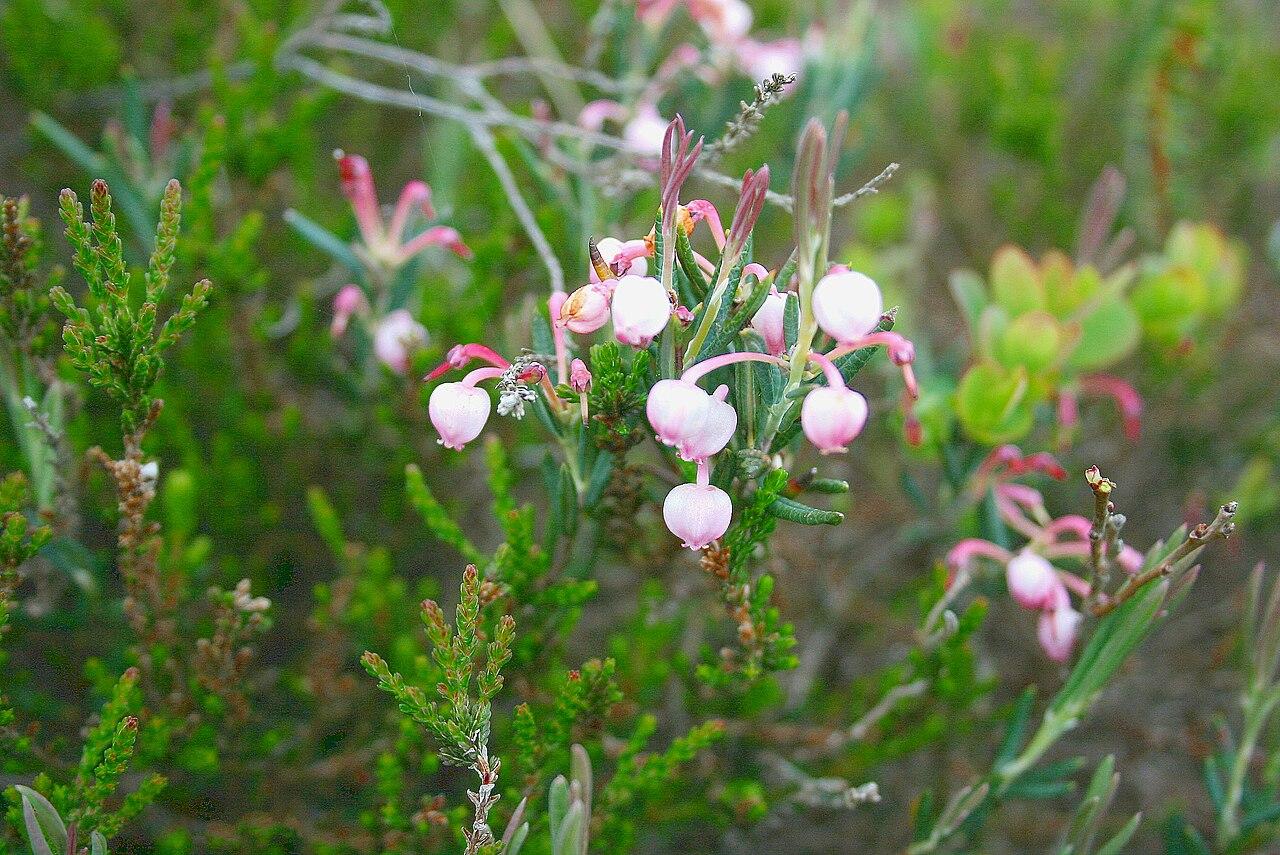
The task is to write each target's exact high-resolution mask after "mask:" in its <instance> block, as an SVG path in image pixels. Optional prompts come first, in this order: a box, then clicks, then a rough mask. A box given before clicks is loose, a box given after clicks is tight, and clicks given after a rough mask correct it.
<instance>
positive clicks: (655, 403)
mask: <svg viewBox="0 0 1280 855" xmlns="http://www.w3.org/2000/svg"><path fill="white" fill-rule="evenodd" d="M708 400H709V396H708V395H707V393H706V392H704V391H702V390H701V389H699V388H698V387H697V386H695V385H694V384H693V383H690V382H689V381H687V380H659V381H658V382H657V383H655V384H653V388H652V389H650V390H649V400H648V402H647V403H646V404H645V414H646V415H647V416H648V417H649V424H650V426H652V427H653V432H654V433H655V434H656V435H657V437H658V441H659V442H661V443H662V444H663V445H670V446H672V447H674V448H681V447H683V446H684V445H685V444H686V443H688V442H689V441H690V440H691V439H693V438H694V437H696V436H697V435H698V434H699V433H701V432H702V431H703V430H704V429H705V427H706V423H707V421H708V420H709V418H710V408H709V407H708V405H707V402H708Z"/></svg>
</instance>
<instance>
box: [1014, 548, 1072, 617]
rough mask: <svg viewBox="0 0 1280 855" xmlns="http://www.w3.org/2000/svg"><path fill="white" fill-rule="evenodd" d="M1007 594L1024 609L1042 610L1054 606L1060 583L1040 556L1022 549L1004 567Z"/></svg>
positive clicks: (1051, 568)
mask: <svg viewBox="0 0 1280 855" xmlns="http://www.w3.org/2000/svg"><path fill="white" fill-rule="evenodd" d="M1005 577H1006V579H1007V580H1008V583H1009V594H1010V595H1012V597H1013V599H1014V600H1015V601H1016V602H1017V603H1018V605H1020V606H1022V607H1023V608H1024V609H1044V608H1048V607H1049V606H1050V605H1053V604H1054V601H1055V600H1054V598H1055V595H1056V592H1057V590H1058V588H1060V587H1061V585H1062V583H1061V582H1060V581H1058V574H1057V571H1055V570H1054V569H1053V565H1052V564H1050V563H1049V561H1048V560H1047V559H1046V558H1044V556H1042V555H1037V554H1036V553H1034V552H1032V551H1031V550H1029V549H1024V550H1022V551H1021V552H1019V553H1018V554H1017V555H1015V556H1013V558H1012V559H1011V560H1010V561H1009V563H1008V565H1006V567H1005Z"/></svg>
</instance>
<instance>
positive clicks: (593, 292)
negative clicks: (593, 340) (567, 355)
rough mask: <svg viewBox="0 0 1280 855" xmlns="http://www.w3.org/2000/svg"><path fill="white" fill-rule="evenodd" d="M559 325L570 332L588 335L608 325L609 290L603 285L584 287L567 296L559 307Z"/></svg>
mask: <svg viewBox="0 0 1280 855" xmlns="http://www.w3.org/2000/svg"><path fill="white" fill-rule="evenodd" d="M559 320H560V323H561V324H562V325H563V326H564V327H566V328H567V329H568V330H569V331H570V332H576V333H578V334H580V335H588V334H590V333H593V332H595V331H596V330H598V329H600V328H601V327H602V326H604V325H605V324H607V323H609V289H608V287H606V286H605V285H600V284H595V285H584V286H582V287H581V288H579V289H578V290H576V291H574V292H573V293H572V294H570V295H569V299H567V300H565V301H564V305H562V306H561V307H560V319H559Z"/></svg>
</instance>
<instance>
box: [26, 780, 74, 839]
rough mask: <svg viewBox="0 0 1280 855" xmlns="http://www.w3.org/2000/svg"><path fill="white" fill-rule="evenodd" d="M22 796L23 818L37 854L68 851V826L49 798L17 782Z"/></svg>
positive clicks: (28, 836) (28, 837)
mask: <svg viewBox="0 0 1280 855" xmlns="http://www.w3.org/2000/svg"><path fill="white" fill-rule="evenodd" d="M13 788H14V789H15V790H17V791H18V793H19V794H20V795H21V796H22V819H23V822H24V823H25V824H26V828H27V840H28V841H30V843H31V851H32V852H34V853H35V855H63V853H65V852H66V851H67V827H66V825H64V824H63V822H62V817H61V816H59V815H58V810H57V808H55V807H54V806H53V805H52V804H50V802H49V800H48V799H46V798H45V797H44V796H42V795H40V794H39V793H37V792H36V791H35V790H33V789H31V788H30V787H24V786H23V785H21V784H15V785H14V787H13Z"/></svg>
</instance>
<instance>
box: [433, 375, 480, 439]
mask: <svg viewBox="0 0 1280 855" xmlns="http://www.w3.org/2000/svg"><path fill="white" fill-rule="evenodd" d="M492 406H493V403H492V402H491V401H490V400H489V393H488V392H486V391H485V390H483V389H479V388H476V387H475V386H472V385H469V384H467V383H441V384H440V385H439V386H437V387H436V388H434V389H432V390H431V399H430V400H429V401H428V402H427V412H428V414H429V415H430V416H431V424H432V425H433V426H434V427H435V429H436V433H438V434H440V439H439V442H440V444H441V445H443V446H444V447H445V448H453V449H456V450H458V451H461V450H462V447H463V446H464V445H466V444H467V443H468V442H471V440H473V439H475V438H476V437H478V436H479V435H480V431H482V430H484V425H485V422H487V421H488V420H489V410H490V408H491V407H492Z"/></svg>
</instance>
